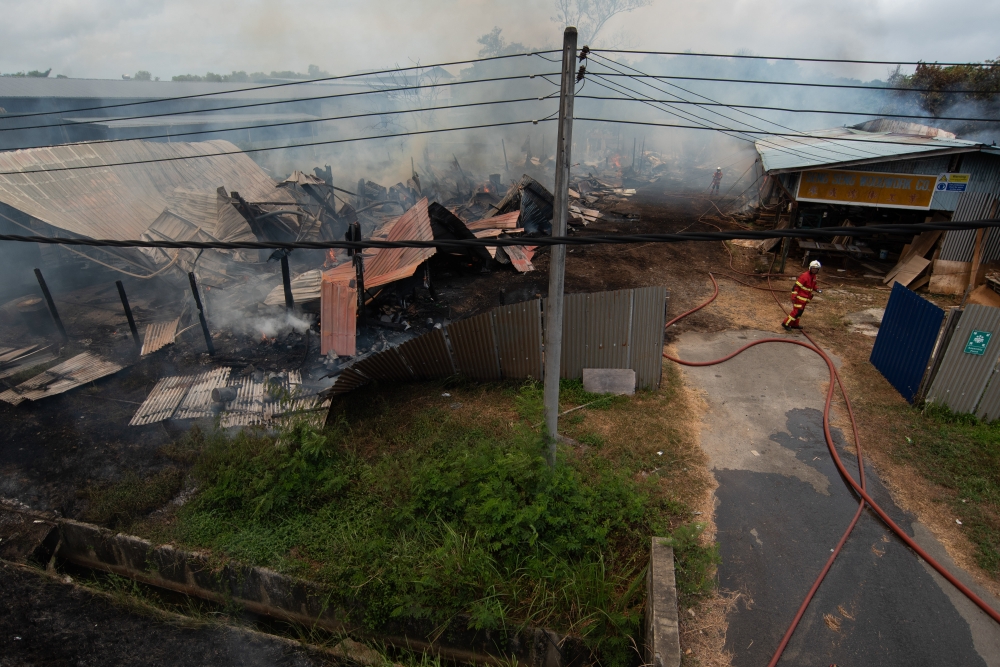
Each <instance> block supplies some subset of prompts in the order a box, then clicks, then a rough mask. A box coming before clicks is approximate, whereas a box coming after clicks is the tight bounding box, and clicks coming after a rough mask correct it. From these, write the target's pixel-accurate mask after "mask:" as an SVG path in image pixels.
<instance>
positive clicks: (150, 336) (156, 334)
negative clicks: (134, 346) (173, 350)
mask: <svg viewBox="0 0 1000 667" xmlns="http://www.w3.org/2000/svg"><path fill="white" fill-rule="evenodd" d="M180 322H181V318H179V317H178V318H176V319H173V320H168V321H166V322H153V323H152V324H150V325H149V326H148V327H146V335H145V336H144V337H143V339H142V351H141V352H140V353H139V354H140V356H144V355H147V354H151V353H153V352H156V351H157V350H159V349H162V348H164V347H166V346H167V345H170V344H171V343H173V342H174V337H175V336H176V335H177V325H179V324H180Z"/></svg>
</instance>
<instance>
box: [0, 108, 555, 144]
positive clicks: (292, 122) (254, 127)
mask: <svg viewBox="0 0 1000 667" xmlns="http://www.w3.org/2000/svg"><path fill="white" fill-rule="evenodd" d="M549 98H551V95H546V96H544V97H522V98H519V99H513V100H496V101H493V102H465V103H462V104H448V105H442V106H436V107H423V108H419V109H399V110H395V111H370V112H367V113H356V114H348V115H346V116H328V117H326V118H310V119H307V120H288V121H281V122H278V123H264V124H258V125H241V126H236V127H225V128H219V129H215V130H192V131H190V132H169V133H167V134H150V135H146V136H143V137H128V138H124V139H98V140H96V141H70V142H67V143H63V144H52V145H48V146H24V147H21V148H5V149H4V150H12V151H14V150H26V149H31V148H56V147H60V146H81V145H86V146H92V145H94V144H114V143H119V142H122V141H143V140H147V139H163V138H168V137H169V138H176V137H184V136H189V135H195V134H220V133H223V132H236V131H239V130H257V129H262V128H268V127H284V126H288V125H306V124H309V123H325V122H329V121H335V120H351V119H354V118H370V117H372V116H397V115H401V114H408V113H419V112H423V111H442V110H446V109H461V108H465V107H479V106H488V105H498V104H514V103H517V102H540V101H543V100H546V99H549ZM206 122H207V121H206Z"/></svg>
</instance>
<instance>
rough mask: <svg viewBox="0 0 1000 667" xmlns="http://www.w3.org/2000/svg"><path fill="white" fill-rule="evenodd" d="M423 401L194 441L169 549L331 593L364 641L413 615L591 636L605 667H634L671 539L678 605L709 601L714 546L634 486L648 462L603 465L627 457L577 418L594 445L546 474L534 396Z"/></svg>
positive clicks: (532, 388) (495, 389) (603, 402)
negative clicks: (189, 481) (651, 555)
mask: <svg viewBox="0 0 1000 667" xmlns="http://www.w3.org/2000/svg"><path fill="white" fill-rule="evenodd" d="M673 380H675V381H679V379H677V378H673ZM441 388H444V389H448V390H449V391H450V392H452V393H453V394H454V397H453V398H448V399H440V398H438V396H439V395H440V393H441ZM427 394H428V391H427V388H426V386H425V387H424V388H423V389H421V388H418V387H412V386H411V387H381V388H368V389H365V390H361V391H358V392H355V393H354V394H353V395H352V396H349V397H348V398H346V399H343V400H342V402H341V403H340V404H338V405H335V411H334V414H335V415H336V417H335V418H334V419H333V421H334V422H335V423H334V424H333V425H332V426H330V427H328V428H327V429H326V430H324V431H322V432H321V431H317V430H315V429H313V428H311V427H309V426H308V425H305V424H298V425H296V426H294V427H292V428H291V429H290V430H288V431H287V432H284V433H282V434H281V435H280V436H279V437H278V438H277V439H276V438H275V437H274V436H269V435H266V434H264V433H253V432H244V433H242V434H239V435H236V436H235V437H233V438H226V437H223V436H221V435H218V434H215V435H209V436H202V435H200V434H196V435H195V436H192V437H193V438H194V440H193V441H191V442H188V443H187V444H184V445H182V446H179V447H176V448H175V449H176V450H177V451H178V452H189V451H191V450H192V449H197V450H199V451H200V454H199V455H198V456H197V458H196V461H195V463H194V467H193V468H192V474H193V475H194V477H195V479H196V481H197V484H198V486H199V488H200V491H199V493H198V494H197V495H196V496H195V498H194V499H193V500H192V501H191V502H189V503H188V504H187V505H186V506H184V507H183V508H182V509H181V510H180V511H179V512H178V513H177V516H176V518H175V520H174V521H172V522H170V524H169V525H168V526H166V527H161V528H160V529H159V530H163V531H166V533H165V534H163V535H161V536H160V537H164V538H167V539H172V540H175V541H178V542H180V543H184V544H188V545H191V546H196V547H199V548H208V549H211V550H212V551H213V552H214V553H216V554H218V555H222V556H226V557H231V558H235V559H238V560H241V561H245V562H250V563H253V564H257V565H263V566H269V567H274V568H276V569H278V570H281V571H284V572H287V573H290V574H294V575H299V576H304V577H308V578H311V579H313V580H316V581H320V582H323V583H326V584H328V585H329V587H330V590H331V591H332V598H331V604H333V605H334V606H336V607H339V608H342V609H343V610H345V611H347V612H348V613H349V615H350V618H349V620H350V621H351V622H353V623H357V624H361V625H363V626H365V627H367V628H370V629H378V628H379V627H380V626H382V625H383V624H384V623H385V622H386V621H389V620H391V619H394V618H398V617H407V618H417V619H426V620H428V621H430V622H432V623H433V624H434V625H435V626H436V627H438V628H439V629H441V630H443V629H444V628H445V627H447V625H448V624H449V623H453V622H455V618H456V616H457V615H465V616H467V617H468V618H469V620H468V625H469V626H470V627H474V628H477V629H502V628H516V627H520V626H523V625H529V624H530V625H535V626H545V627H549V628H553V629H556V630H559V631H562V632H571V633H574V634H577V635H580V636H582V637H584V638H585V639H586V640H587V641H588V642H589V643H590V645H591V646H592V647H593V648H595V649H596V650H598V651H599V652H600V653H601V655H602V658H603V659H602V662H603V663H604V664H608V665H626V664H632V663H634V662H635V658H636V654H635V652H634V649H633V648H632V646H633V641H635V642H638V641H639V634H640V623H641V618H642V608H643V604H644V597H645V569H646V564H647V561H648V549H649V540H650V537H651V536H653V535H666V534H670V533H671V530H673V541H674V544H675V549H676V553H677V559H678V581H679V586H680V588H681V592H682V596H683V598H684V599H685V600H690V599H691V598H692V597H697V596H700V595H703V594H704V593H706V592H707V591H708V590H710V588H711V586H712V584H713V575H714V563H715V562H716V561H717V555H716V552H715V549H714V547H711V546H703V545H702V544H701V542H700V540H699V539H698V535H699V533H700V530H701V529H700V527H698V526H687V525H686V522H688V520H689V519H690V517H691V512H690V508H689V507H688V506H687V505H685V504H684V503H683V502H680V501H678V500H677V499H676V498H672V497H670V495H669V494H668V493H665V492H664V486H665V485H664V484H662V483H661V479H660V477H658V476H657V475H656V474H651V475H650V474H645V473H643V474H640V473H642V471H648V470H650V469H652V468H653V467H654V466H653V464H655V463H660V465H663V461H664V459H662V458H659V457H658V456H657V454H656V452H655V451H652V452H646V453H644V452H645V450H642V452H633V454H632V455H631V456H628V457H622V456H617V455H605V452H607V451H608V450H609V449H611V450H614V449H615V447H616V446H619V445H620V443H618V444H616V443H615V442H612V440H613V439H609V442H608V444H607V445H605V440H606V439H608V438H607V436H601V435H598V434H597V433H590V434H589V435H587V433H589V431H587V429H588V428H590V427H589V426H588V422H587V421H586V420H583V421H578V422H576V425H575V426H573V427H572V428H574V429H582V431H581V432H582V433H584V436H585V437H581V441H585V442H586V444H587V445H588V447H587V448H586V450H585V451H583V452H575V451H572V450H561V451H560V457H559V465H558V466H557V467H556V468H554V469H551V468H549V467H548V466H547V465H546V464H545V459H544V449H545V446H544V443H543V440H542V438H541V435H540V433H539V431H538V430H537V429H536V428H533V425H534V424H536V423H537V422H538V421H541V403H540V396H541V387H540V386H539V385H538V384H537V383H529V384H526V385H523V386H520V387H518V386H515V385H501V386H486V387H482V386H478V385H469V384H459V385H443V386H442V387H438V388H435V387H431V391H430V395H427ZM668 395H669V387H668V388H667V390H666V391H664V390H661V394H657V395H653V394H651V393H650V394H648V395H646V396H645V397H639V396H637V397H636V398H635V399H630V398H624V397H616V398H607V397H599V396H595V395H590V394H587V393H586V392H584V391H583V389H582V386H580V384H579V383H578V382H577V383H566V384H565V385H564V389H563V392H562V398H563V409H566V407H567V406H568V405H580V404H584V403H589V402H591V401H596V403H594V405H592V406H591V408H592V409H597V410H598V411H608V412H612V413H613V412H615V411H620V412H622V413H623V414H622V415H620V416H623V417H625V418H629V415H628V414H627V413H628V411H630V410H632V411H634V412H636V415H637V416H638V415H640V414H642V412H641V410H640V409H638V408H642V409H648V406H647V407H645V408H643V407H642V406H641V405H639V404H640V403H641V402H642V401H647V402H648V403H650V404H655V405H661V404H662V398H663V396H668ZM456 399H458V400H460V401H461V402H462V404H463V405H464V406H465V408H464V409H461V410H458V409H452V408H451V407H450V406H451V404H452V402H453V401H456ZM511 406H513V408H512V407H511ZM637 406H638V408H637ZM588 410H589V409H588ZM578 412H584V410H581V411H578ZM574 414H575V413H574ZM588 419H589V417H588ZM594 428H596V427H594ZM656 432H657V433H659V432H663V433H668V432H669V437H670V438H674V439H676V437H677V434H676V433H674V432H673V431H670V430H669V429H657V431H656ZM664 437H666V436H664ZM648 447H652V448H653V449H655V448H656V447H661V448H665V447H667V445H664V444H662V443H655V442H654V443H651V444H649V445H648ZM648 447H647V449H648ZM633 449H636V448H635V447H633ZM674 458H675V459H676V458H677V457H674ZM685 470H686V468H685Z"/></svg>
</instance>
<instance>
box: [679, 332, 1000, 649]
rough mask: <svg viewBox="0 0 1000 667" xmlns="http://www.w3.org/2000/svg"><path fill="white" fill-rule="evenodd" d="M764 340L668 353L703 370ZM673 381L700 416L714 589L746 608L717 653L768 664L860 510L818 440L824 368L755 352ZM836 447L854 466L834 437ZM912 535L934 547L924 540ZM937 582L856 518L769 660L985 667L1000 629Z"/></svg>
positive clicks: (713, 340) (884, 498) (784, 350)
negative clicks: (710, 484)
mask: <svg viewBox="0 0 1000 667" xmlns="http://www.w3.org/2000/svg"><path fill="white" fill-rule="evenodd" d="M770 336H773V334H770V333H766V332H761V331H729V332H724V333H719V334H709V335H705V334H684V335H683V336H681V338H680V339H679V341H678V343H677V349H678V352H679V354H680V355H681V357H682V358H684V359H691V360H708V359H715V358H718V357H721V356H724V355H725V354H727V353H729V352H731V351H733V350H735V349H736V348H738V347H740V346H742V345H744V344H746V343H747V342H749V341H751V340H755V339H759V338H764V337H770ZM684 374H685V377H686V378H687V381H688V382H689V384H691V385H692V386H694V387H695V388H697V389H701V390H703V391H704V394H705V399H706V401H707V402H708V407H709V409H708V412H707V413H706V416H705V420H704V424H703V428H702V434H701V439H702V446H703V448H704V449H705V451H706V453H707V454H708V456H709V457H710V460H711V466H712V468H713V472H714V474H715V477H716V479H717V480H718V482H719V488H718V490H717V491H716V494H717V498H716V516H715V521H716V526H717V528H718V539H719V543H720V551H721V555H722V561H723V562H722V564H721V566H720V568H719V580H720V585H721V586H722V587H723V588H724V589H728V590H741V591H743V592H745V593H746V594H747V595H748V597H749V598H750V599H752V600H753V603H752V604H750V605H747V606H744V607H739V608H737V609H735V610H734V611H733V612H731V613H730V615H729V618H728V620H729V631H728V634H727V637H726V648H727V649H729V650H731V651H732V652H733V654H734V660H733V664H734V665H736V666H737V667H742V666H744V665H746V666H750V665H761V664H766V663H767V661H768V660H769V659H770V656H771V653H772V652H773V651H774V649H775V647H776V646H777V645H778V642H779V641H780V640H781V637H782V635H783V634H784V632H785V629H786V628H787V625H788V623H789V622H790V621H791V619H792V617H793V616H794V615H795V611H796V610H797V608H798V606H799V604H801V601H802V598H803V597H804V596H805V594H806V592H807V591H808V589H809V587H810V586H811V584H812V582H813V580H814V579H815V577H816V575H817V574H818V572H819V570H820V568H821V567H822V565H823V563H824V562H825V560H826V558H828V557H829V554H830V550H831V549H832V548H833V547H834V546H835V545H836V543H837V540H838V539H839V538H840V535H841V534H842V533H843V530H844V528H846V526H847V524H848V523H849V522H850V520H851V517H852V516H853V514H854V512H855V511H856V510H857V506H858V501H857V499H856V498H855V497H854V496H853V494H852V493H851V492H850V491H849V490H848V489H847V487H846V484H845V483H844V482H843V480H841V479H840V477H839V475H838V473H837V470H836V468H835V467H834V464H833V462H832V461H831V460H830V455H829V452H828V451H827V447H826V443H825V441H824V439H823V430H822V416H823V403H824V399H825V396H826V383H827V380H828V372H827V369H826V364H825V363H823V361H822V359H820V358H819V357H818V356H816V355H815V354H813V353H811V352H809V351H808V350H806V349H805V348H801V347H797V346H791V345H782V344H773V345H770V344H765V345H760V346H757V347H755V348H752V349H750V350H748V351H747V352H745V353H744V354H743V355H740V356H739V357H736V358H735V359H733V360H731V361H729V362H726V363H725V364H722V365H719V366H708V367H704V368H687V367H685V368H684ZM834 440H835V441H836V442H837V443H838V444H839V446H840V447H841V452H842V456H843V458H844V461H845V463H846V465H847V466H848V469H851V470H855V469H856V467H855V468H852V467H851V466H852V462H854V461H856V459H855V458H854V456H853V452H852V451H851V450H850V449H849V448H847V447H846V445H845V440H844V439H843V437H842V435H841V434H840V433H839V432H838V431H836V430H835V431H834ZM865 474H866V476H867V479H868V490H869V493H870V494H871V495H872V496H873V497H874V498H875V500H876V501H877V502H878V503H879V504H880V505H881V506H882V507H883V508H884V509H885V510H886V511H887V512H888V513H889V514H890V516H891V517H892V518H893V520H894V521H896V522H897V523H899V524H900V525H903V526H910V525H912V524H913V522H914V517H913V516H911V515H908V514H906V513H904V512H903V511H901V510H900V509H899V508H898V507H896V506H895V505H894V504H893V503H892V499H891V498H890V496H889V493H888V491H887V490H886V489H885V487H884V486H883V485H882V483H881V482H880V481H879V479H878V476H877V474H876V472H875V471H874V470H872V469H871V468H870V467H868V466H866V468H865ZM916 532H917V534H918V538H919V539H920V541H921V542H924V541H927V542H929V543H931V542H932V543H935V544H936V542H935V541H934V539H933V536H931V535H929V533H928V532H927V531H926V530H924V531H923V532H922V533H921V532H920V531H919V530H917V531H916ZM937 547H938V548H940V550H941V552H943V547H940V545H937ZM944 586H947V584H946V583H944V582H943V586H942V585H939V584H938V582H937V581H936V575H932V574H931V573H930V572H929V571H928V568H927V566H926V564H925V563H922V562H921V561H920V560H919V559H917V558H916V557H915V555H914V554H913V553H912V552H911V551H910V550H909V549H908V548H907V547H906V546H905V545H904V544H902V542H900V541H899V540H898V539H897V538H896V537H895V536H894V535H892V534H891V533H890V532H889V531H888V529H886V528H885V527H884V526H883V525H882V524H881V522H879V521H878V519H877V518H876V517H875V516H874V515H873V514H871V513H870V512H868V513H866V514H865V515H863V516H862V518H861V520H860V521H859V523H858V526H857V527H856V528H855V530H854V534H853V535H852V537H851V539H850V540H849V541H848V543H847V544H846V545H845V547H844V550H843V551H842V552H841V555H840V557H839V558H838V559H837V562H836V563H835V564H834V566H833V567H832V568H831V570H830V573H829V574H828V575H827V578H826V580H825V581H824V583H823V585H822V586H821V587H820V590H819V592H818V593H817V595H816V597H815V598H814V600H813V603H812V605H811V606H810V607H809V609H808V610H807V612H806V615H805V617H804V618H803V620H802V622H801V623H800V625H799V629H798V630H797V632H796V634H795V635H794V636H793V637H792V640H791V642H790V644H789V646H788V648H787V649H786V651H785V654H784V657H783V659H782V663H781V664H782V665H817V664H831V663H835V664H841V665H845V664H848V665H849V664H885V665H942V664H952V665H994V664H996V658H995V655H996V653H995V652H994V648H993V647H994V646H996V644H995V642H997V641H1000V627H998V626H997V625H996V624H995V623H992V621H990V620H989V619H988V618H987V617H986V616H985V614H983V613H982V612H980V611H979V610H978V609H976V608H970V607H971V606H970V605H964V604H963V602H964V600H959V599H958V597H960V596H957V594H955V591H953V590H952V591H948V590H945V588H944ZM949 588H950V587H949ZM984 620H985V621H988V622H984Z"/></svg>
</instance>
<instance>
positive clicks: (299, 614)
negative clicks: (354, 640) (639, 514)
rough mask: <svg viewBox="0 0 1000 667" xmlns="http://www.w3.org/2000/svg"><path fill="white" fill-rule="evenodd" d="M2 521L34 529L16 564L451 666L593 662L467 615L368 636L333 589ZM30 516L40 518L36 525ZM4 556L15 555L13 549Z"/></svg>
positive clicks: (568, 639)
mask: <svg viewBox="0 0 1000 667" xmlns="http://www.w3.org/2000/svg"><path fill="white" fill-rule="evenodd" d="M16 515H21V516H20V517H18V516H16ZM7 518H13V519H14V521H0V528H3V527H5V526H6V525H9V526H10V527H11V528H14V527H15V524H16V525H17V528H18V532H19V533H20V534H21V535H24V530H23V526H24V525H32V526H38V527H39V529H40V530H38V531H37V533H38V534H37V535H34V536H33V537H32V539H31V540H29V541H30V542H31V544H24V545H21V546H20V548H18V549H17V550H16V551H17V554H16V555H17V556H19V557H18V558H17V559H16V561H26V560H28V559H29V558H30V559H31V560H35V561H42V562H45V561H48V560H49V559H50V558H51V557H53V556H57V557H58V558H59V559H61V560H63V561H66V562H69V563H72V564H74V565H77V566H81V567H84V568H88V569H91V570H97V571H103V572H109V573H112V574H117V575H119V576H123V577H127V578H129V579H132V580H134V581H138V582H140V583H143V584H147V585H150V586H155V587H157V588H162V589H166V590H171V591H175V592H178V593H182V594H185V595H191V596H193V597H197V598H200V599H203V600H208V601H210V602H214V603H218V604H229V603H235V604H237V605H240V606H241V607H243V608H245V609H246V610H247V611H249V612H251V613H253V614H258V615H260V616H266V617H269V618H275V619H278V620H283V621H287V622H291V623H295V624H298V625H304V626H307V627H313V628H318V629H322V630H326V631H329V632H334V633H338V634H351V635H354V636H355V637H358V638H366V639H373V640H377V641H379V642H382V643H385V644H387V645H390V646H395V647H398V648H405V649H410V650H415V651H426V652H429V653H433V654H437V655H440V656H441V657H443V658H446V659H449V660H454V661H457V662H465V663H476V664H495V665H510V664H511V658H514V659H515V660H516V662H517V664H518V665H520V666H522V667H575V666H577V665H583V664H585V663H588V662H591V658H592V656H591V654H590V650H589V649H588V648H587V646H586V644H585V643H584V642H583V640H582V639H581V638H579V637H574V636H569V635H566V636H564V635H560V634H557V633H555V632H552V631H550V630H546V629H544V628H533V627H528V628H523V629H510V630H506V631H503V630H501V631H490V630H480V631H477V630H473V629H470V628H469V626H470V623H469V620H470V619H469V618H467V617H465V616H457V617H456V618H455V619H454V620H453V622H452V623H451V624H449V627H448V629H447V630H446V631H445V632H444V633H443V634H441V635H440V636H436V635H437V631H436V630H437V629H436V628H435V626H434V624H432V623H429V622H426V621H421V620H415V619H400V620H393V621H391V622H389V623H387V624H386V625H385V626H383V627H382V628H380V630H379V631H378V632H372V631H369V630H367V629H363V628H361V627H358V626H355V625H354V624H353V623H350V622H349V618H350V616H351V615H352V614H351V613H350V612H355V611H363V610H360V609H351V608H334V607H331V606H330V605H329V600H330V597H331V592H330V591H329V590H328V589H327V588H324V587H323V586H321V585H319V584H317V583H314V582H310V581H306V580H302V579H296V578H293V577H289V576H286V575H283V574H281V573H279V572H275V571H274V570H270V569H267V568H262V567H252V566H248V565H244V564H240V563H235V562H233V561H226V562H216V561H214V560H213V559H211V558H210V557H209V555H208V554H204V553H198V552H189V551H184V550H182V549H177V548H175V547H173V546H171V545H154V544H153V543H151V542H149V541H148V540H145V539H142V538H139V537H135V536H132V535H124V534H119V533H113V532H112V531H109V530H107V529H105V528H101V527H100V526H95V525H91V524H86V523H81V522H79V521H73V520H71V519H64V518H58V517H52V516H51V515H47V514H43V513H38V512H34V511H31V510H25V509H23V508H19V507H17V508H15V507H13V506H11V505H10V504H8V503H0V519H7ZM36 519H39V520H42V519H44V521H43V522H40V523H39V524H35V523H33V521H34V520H36ZM41 528H44V530H41ZM0 533H4V535H0V539H2V540H3V542H0V546H4V547H6V546H8V544H4V542H8V539H9V537H8V536H7V534H6V533H7V531H4V530H0ZM21 541H24V540H21ZM56 550H58V553H57V554H54V553H53V552H54V551H56ZM5 556H6V557H8V558H10V557H13V556H15V553H14V550H11V551H10V553H6V554H5ZM16 561H15V562H16ZM431 637H436V638H434V639H429V638H431Z"/></svg>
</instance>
